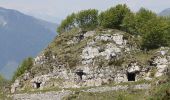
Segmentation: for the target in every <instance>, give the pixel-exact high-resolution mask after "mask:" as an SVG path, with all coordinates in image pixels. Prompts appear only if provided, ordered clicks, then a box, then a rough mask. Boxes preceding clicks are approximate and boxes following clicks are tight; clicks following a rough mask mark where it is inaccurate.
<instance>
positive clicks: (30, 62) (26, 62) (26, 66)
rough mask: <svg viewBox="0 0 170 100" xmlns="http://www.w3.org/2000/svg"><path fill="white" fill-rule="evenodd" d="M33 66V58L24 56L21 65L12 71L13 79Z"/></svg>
mask: <svg viewBox="0 0 170 100" xmlns="http://www.w3.org/2000/svg"><path fill="white" fill-rule="evenodd" d="M32 66H33V59H32V58H31V57H28V58H26V59H25V60H24V61H23V62H22V63H21V65H20V66H19V67H18V69H17V71H16V72H15V73H14V76H13V79H12V80H13V81H14V80H15V79H16V78H17V77H19V76H21V75H22V74H23V73H24V72H25V71H26V70H27V71H28V70H30V69H31V68H32Z"/></svg>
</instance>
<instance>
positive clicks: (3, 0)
mask: <svg viewBox="0 0 170 100" xmlns="http://www.w3.org/2000/svg"><path fill="white" fill-rule="evenodd" d="M125 3H126V4H127V5H128V6H129V7H130V8H131V9H132V10H133V11H137V10H138V9H139V8H140V7H145V8H148V9H150V10H153V11H155V12H157V13H159V12H160V11H162V10H164V9H166V8H170V0H0V7H5V8H10V9H16V10H19V11H21V12H24V13H26V14H29V15H33V16H36V17H39V18H43V19H46V20H50V21H58V20H60V19H63V18H64V17H65V16H67V15H68V14H70V13H72V12H75V11H79V10H82V9H88V8H96V9H98V10H105V9H107V8H109V7H111V6H115V5H117V4H125Z"/></svg>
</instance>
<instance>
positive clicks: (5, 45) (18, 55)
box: [0, 7, 57, 79]
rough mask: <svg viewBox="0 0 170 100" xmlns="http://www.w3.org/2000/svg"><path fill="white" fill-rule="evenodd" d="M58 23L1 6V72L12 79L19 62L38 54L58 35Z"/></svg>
mask: <svg viewBox="0 0 170 100" xmlns="http://www.w3.org/2000/svg"><path fill="white" fill-rule="evenodd" d="M56 27H57V25H56V24H53V23H49V22H46V21H43V20H39V19H36V18H34V17H31V16H28V15H25V14H23V13H20V12H18V11H16V10H11V9H5V8H1V7H0V52H1V53H0V55H1V56H0V73H1V74H3V75H4V76H5V77H6V78H8V79H10V78H11V77H12V74H13V73H14V71H15V70H16V69H17V67H18V65H19V63H20V62H21V61H22V60H23V59H25V58H26V57H28V56H33V57H34V56H36V55H37V54H38V53H39V52H40V51H42V50H43V49H44V48H45V47H47V45H48V44H49V43H50V42H51V41H52V39H53V38H54V37H55V35H56Z"/></svg>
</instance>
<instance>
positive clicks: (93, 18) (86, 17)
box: [76, 9, 98, 31]
mask: <svg viewBox="0 0 170 100" xmlns="http://www.w3.org/2000/svg"><path fill="white" fill-rule="evenodd" d="M97 17H98V11H97V10H95V9H89V10H83V11H80V12H79V13H78V14H77V18H76V21H77V25H78V27H80V28H81V29H82V30H85V31H87V30H93V29H95V28H96V27H97V25H98V20H97Z"/></svg>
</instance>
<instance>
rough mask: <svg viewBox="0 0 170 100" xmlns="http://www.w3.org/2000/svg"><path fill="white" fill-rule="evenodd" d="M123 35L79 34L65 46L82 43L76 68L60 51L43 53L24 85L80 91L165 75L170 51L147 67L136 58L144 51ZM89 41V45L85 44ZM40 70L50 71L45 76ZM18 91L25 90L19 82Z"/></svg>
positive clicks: (165, 50)
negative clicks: (81, 88)
mask: <svg viewBox="0 0 170 100" xmlns="http://www.w3.org/2000/svg"><path fill="white" fill-rule="evenodd" d="M124 35H125V33H123V32H115V33H112V31H111V30H108V31H106V32H105V33H104V32H103V31H102V33H97V32H95V31H89V32H84V33H83V32H80V34H78V35H76V36H75V37H73V39H71V40H68V41H66V42H67V43H65V45H66V44H67V46H65V48H64V49H67V47H70V44H73V45H72V46H74V45H79V43H82V41H83V43H82V44H81V48H79V49H80V51H77V52H79V53H76V54H80V55H76V57H77V56H79V57H77V59H78V58H79V59H78V60H76V61H77V62H75V63H77V64H74V66H70V65H69V63H68V62H67V61H68V60H70V59H69V58H68V57H67V55H69V56H70V55H72V54H71V53H68V54H65V51H64V50H60V52H62V55H57V54H53V51H50V54H49V55H48V56H47V55H46V54H45V53H42V54H40V55H39V56H37V57H36V58H35V59H34V66H33V68H32V69H31V71H30V72H26V73H25V74H24V75H23V77H21V78H22V80H23V81H28V82H29V84H30V85H31V86H32V88H34V89H37V88H40V89H43V88H47V87H59V88H80V87H91V86H101V85H104V84H109V83H111V82H115V83H121V82H128V81H138V80H151V79H152V78H153V77H151V76H154V77H160V76H162V75H165V74H166V71H167V68H168V67H169V64H170V55H169V54H168V52H169V48H161V49H160V50H157V52H156V53H155V54H153V57H152V58H151V60H150V61H149V64H148V61H146V64H144V63H141V61H139V60H136V59H135V58H133V55H135V54H136V52H141V51H140V50H138V49H137V48H135V47H136V45H135V44H133V45H132V43H130V42H129V39H128V38H127V37H125V36H124ZM131 40H133V38H132V39H131ZM86 41H87V43H84V42H86ZM73 49H74V48H73ZM63 51H64V53H63ZM66 51H67V52H70V51H69V50H66ZM58 56H60V58H61V59H62V60H63V59H64V62H62V61H60V60H61V59H58ZM74 56H75V55H74ZM74 56H71V57H74ZM128 57H129V58H128ZM131 58H133V59H131ZM37 66H40V67H37ZM36 68H37V71H36V73H34V74H32V73H33V72H32V70H33V71H34V69H36ZM155 69H156V70H155ZM41 70H48V71H47V72H46V73H43V72H42V71H41ZM39 71H40V72H39ZM41 72H42V73H41ZM39 73H41V74H39ZM151 74H152V75H151ZM20 82H22V81H20ZM144 87H145V85H141V86H136V87H134V88H136V89H140V88H144ZM146 87H147V86H146ZM16 88H24V86H22V87H21V86H20V85H19V84H18V82H17V81H16V82H15V83H14V84H13V85H12V90H11V92H14V91H15V90H16ZM119 88H122V87H119ZM114 89H115V88H114Z"/></svg>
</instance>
